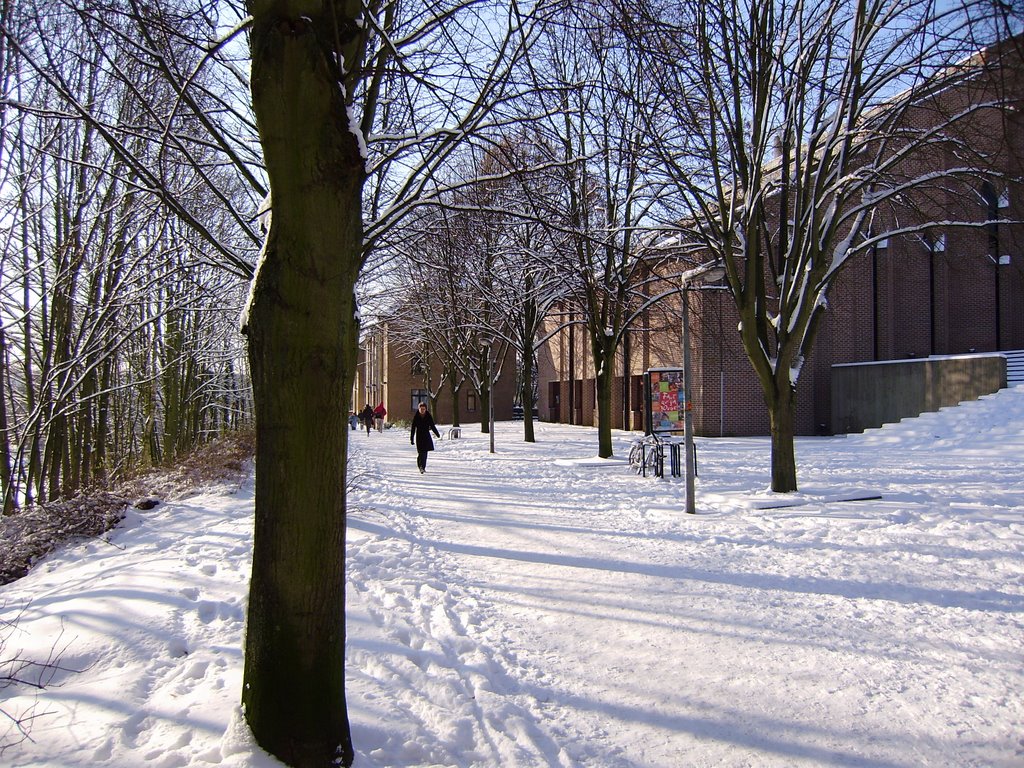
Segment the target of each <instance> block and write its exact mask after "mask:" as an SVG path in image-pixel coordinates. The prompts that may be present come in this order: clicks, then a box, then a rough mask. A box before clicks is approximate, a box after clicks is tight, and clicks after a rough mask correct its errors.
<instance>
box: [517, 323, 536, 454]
mask: <svg viewBox="0 0 1024 768" xmlns="http://www.w3.org/2000/svg"><path fill="white" fill-rule="evenodd" d="M522 381H523V383H522V389H521V390H520V392H519V399H520V401H521V402H522V404H523V441H524V442H527V443H535V442H537V436H536V434H535V433H534V429H533V346H532V345H531V344H530V343H529V342H527V344H526V346H525V348H524V349H523V380H522Z"/></svg>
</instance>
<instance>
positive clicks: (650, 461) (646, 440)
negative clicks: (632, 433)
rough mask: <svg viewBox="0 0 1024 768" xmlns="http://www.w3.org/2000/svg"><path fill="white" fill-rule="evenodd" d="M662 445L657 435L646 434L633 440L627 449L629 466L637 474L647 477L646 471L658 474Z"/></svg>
mask: <svg viewBox="0 0 1024 768" xmlns="http://www.w3.org/2000/svg"><path fill="white" fill-rule="evenodd" d="M663 457H664V447H663V446H662V443H661V440H660V439H658V436H657V435H646V436H645V437H642V438H637V439H636V440H634V441H633V445H632V446H631V447H630V449H629V466H630V467H631V468H632V469H633V471H634V472H636V473H637V474H638V475H643V476H644V477H647V473H648V472H653V473H654V474H655V475H656V476H660V472H659V468H660V467H661V466H662V465H663V461H664V459H663Z"/></svg>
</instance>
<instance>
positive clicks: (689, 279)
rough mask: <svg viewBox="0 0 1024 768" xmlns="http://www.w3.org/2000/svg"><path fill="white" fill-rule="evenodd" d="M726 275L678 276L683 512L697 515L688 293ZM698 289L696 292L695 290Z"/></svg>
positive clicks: (703, 270) (704, 270)
mask: <svg viewBox="0 0 1024 768" xmlns="http://www.w3.org/2000/svg"><path fill="white" fill-rule="evenodd" d="M724 275H725V269H724V268H723V267H721V266H720V265H718V264H715V263H714V262H712V263H710V264H702V265H701V266H699V267H694V268H693V269H690V270H687V271H686V272H684V273H683V274H682V275H681V276H680V293H681V294H682V296H683V329H682V330H683V450H684V451H685V452H686V458H685V462H686V513H687V514H688V515H695V514H696V513H697V500H696V498H695V490H694V478H695V476H696V473H697V472H696V467H695V466H694V457H693V401H692V399H691V397H690V291H691V290H695V288H694V286H695V285H699V284H700V283H714V282H716V281H718V280H721V279H722V277H723V276H724ZM696 290H699V289H696Z"/></svg>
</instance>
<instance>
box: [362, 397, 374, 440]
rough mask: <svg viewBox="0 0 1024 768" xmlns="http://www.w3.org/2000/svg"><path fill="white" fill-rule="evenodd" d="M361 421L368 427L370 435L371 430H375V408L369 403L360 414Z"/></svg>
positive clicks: (367, 431)
mask: <svg viewBox="0 0 1024 768" xmlns="http://www.w3.org/2000/svg"><path fill="white" fill-rule="evenodd" d="M359 420H360V421H361V422H363V426H364V427H366V434H370V430H371V429H373V408H371V407H370V404H369V403H367V404H366V407H365V408H363V410H361V411H360V412H359Z"/></svg>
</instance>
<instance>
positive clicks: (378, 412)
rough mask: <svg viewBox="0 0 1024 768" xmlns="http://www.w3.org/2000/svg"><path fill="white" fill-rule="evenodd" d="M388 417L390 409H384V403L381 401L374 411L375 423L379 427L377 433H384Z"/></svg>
mask: <svg viewBox="0 0 1024 768" xmlns="http://www.w3.org/2000/svg"><path fill="white" fill-rule="evenodd" d="M387 415H388V409H387V408H385V407H384V402H383V401H381V402H380V403H378V404H377V407H376V408H374V409H373V421H374V423H375V424H376V425H377V431H378V432H383V431H384V417H385V416H387Z"/></svg>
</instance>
